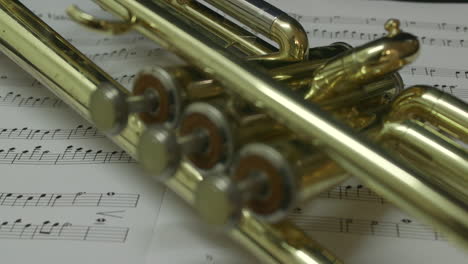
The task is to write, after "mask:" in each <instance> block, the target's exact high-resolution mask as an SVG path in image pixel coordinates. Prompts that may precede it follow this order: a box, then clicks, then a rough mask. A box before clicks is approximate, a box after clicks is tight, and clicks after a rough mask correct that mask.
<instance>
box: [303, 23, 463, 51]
mask: <svg viewBox="0 0 468 264" xmlns="http://www.w3.org/2000/svg"><path fill="white" fill-rule="evenodd" d="M307 34H308V35H309V36H310V37H312V38H319V39H339V40H359V41H362V42H368V41H372V40H375V39H377V38H381V37H383V36H385V35H386V33H382V32H380V33H368V32H360V31H356V30H346V29H344V30H327V29H318V28H314V29H310V30H308V31H307ZM419 38H420V42H421V44H422V45H426V46H437V47H448V48H468V45H467V44H466V43H467V42H468V40H465V39H445V38H431V37H427V36H419Z"/></svg>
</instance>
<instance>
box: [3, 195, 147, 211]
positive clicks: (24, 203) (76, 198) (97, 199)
mask: <svg viewBox="0 0 468 264" xmlns="http://www.w3.org/2000/svg"><path fill="white" fill-rule="evenodd" d="M139 199H140V195H139V194H131V193H115V192H107V193H87V192H77V193H7V192H2V193H0V206H5V207H7V206H8V207H14V206H17V207H121V208H136V207H137V205H138V201H139Z"/></svg>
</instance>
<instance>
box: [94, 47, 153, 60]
mask: <svg viewBox="0 0 468 264" xmlns="http://www.w3.org/2000/svg"><path fill="white" fill-rule="evenodd" d="M160 51H161V49H160V48H154V49H152V50H147V49H133V48H132V49H130V48H120V49H115V50H111V51H108V52H97V53H92V54H86V56H87V57H88V58H90V59H92V60H93V61H116V60H130V59H148V57H156V56H158V55H160Z"/></svg>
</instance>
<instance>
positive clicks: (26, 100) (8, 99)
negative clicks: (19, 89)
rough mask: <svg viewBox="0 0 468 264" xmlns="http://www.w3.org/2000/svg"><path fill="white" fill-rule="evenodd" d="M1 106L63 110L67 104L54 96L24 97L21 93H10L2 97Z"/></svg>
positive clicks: (0, 98) (0, 96) (0, 99)
mask: <svg viewBox="0 0 468 264" xmlns="http://www.w3.org/2000/svg"><path fill="white" fill-rule="evenodd" d="M0 106H10V107H12V106H13V107H52V108H61V107H64V106H65V104H64V103H63V102H62V101H61V100H60V99H58V98H56V97H53V96H23V95H22V94H20V93H16V92H8V93H6V94H5V95H0Z"/></svg>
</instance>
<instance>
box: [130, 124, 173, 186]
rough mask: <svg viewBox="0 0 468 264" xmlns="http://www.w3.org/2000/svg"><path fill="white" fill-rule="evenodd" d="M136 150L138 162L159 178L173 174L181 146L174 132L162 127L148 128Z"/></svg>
mask: <svg viewBox="0 0 468 264" xmlns="http://www.w3.org/2000/svg"><path fill="white" fill-rule="evenodd" d="M137 151H138V153H137V155H138V160H139V162H140V163H141V164H142V165H143V167H144V168H145V169H146V170H148V171H149V172H150V173H151V174H152V175H154V176H155V177H156V178H157V179H160V180H165V179H167V178H169V177H171V176H172V175H174V173H175V172H176V170H177V168H178V166H179V164H180V161H181V146H180V145H179V144H178V142H177V138H176V135H175V133H174V132H172V131H171V130H168V129H165V128H162V127H153V128H151V127H150V128H148V129H147V130H146V131H145V132H144V133H143V134H142V136H141V138H140V141H139V143H138V149H137Z"/></svg>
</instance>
